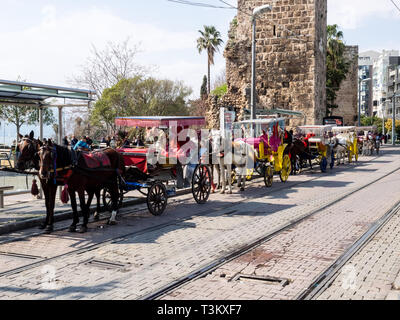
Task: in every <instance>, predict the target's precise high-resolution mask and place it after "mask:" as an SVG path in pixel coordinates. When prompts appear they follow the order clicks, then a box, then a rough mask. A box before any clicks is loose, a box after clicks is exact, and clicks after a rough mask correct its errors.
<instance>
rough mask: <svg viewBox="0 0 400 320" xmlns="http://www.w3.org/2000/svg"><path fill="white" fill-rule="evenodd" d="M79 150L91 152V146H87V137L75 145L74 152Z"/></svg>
mask: <svg viewBox="0 0 400 320" xmlns="http://www.w3.org/2000/svg"><path fill="white" fill-rule="evenodd" d="M77 150H82V151H90V146H89V145H88V144H87V141H86V137H83V138H82V140H80V141H78V143H77V144H76V145H75V147H74V151H77Z"/></svg>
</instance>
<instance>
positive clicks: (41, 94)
mask: <svg viewBox="0 0 400 320" xmlns="http://www.w3.org/2000/svg"><path fill="white" fill-rule="evenodd" d="M94 94H95V92H94V91H91V90H83V89H72V88H65V87H56V86H49V85H42V84H34V83H27V82H18V81H8V80H0V104H17V105H18V104H20V105H38V106H40V105H44V104H45V101H46V100H47V99H49V98H61V99H73V100H84V101H88V102H89V101H93V96H94Z"/></svg>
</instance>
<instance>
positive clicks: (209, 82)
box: [207, 60, 211, 94]
mask: <svg viewBox="0 0 400 320" xmlns="http://www.w3.org/2000/svg"><path fill="white" fill-rule="evenodd" d="M210 74H211V66H210V60H209V61H208V79H207V81H208V94H210V93H211V80H210Z"/></svg>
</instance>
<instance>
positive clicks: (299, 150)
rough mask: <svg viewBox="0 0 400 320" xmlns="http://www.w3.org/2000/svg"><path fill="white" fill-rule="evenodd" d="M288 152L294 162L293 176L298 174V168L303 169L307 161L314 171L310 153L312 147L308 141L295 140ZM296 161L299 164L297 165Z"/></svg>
mask: <svg viewBox="0 0 400 320" xmlns="http://www.w3.org/2000/svg"><path fill="white" fill-rule="evenodd" d="M288 150H289V154H290V157H291V161H292V170H293V172H292V173H293V174H296V173H297V172H296V168H297V167H299V168H301V167H302V166H303V165H304V162H306V161H307V160H308V162H309V164H310V168H311V170H312V169H313V167H312V160H313V157H312V155H311V152H310V145H309V143H308V140H300V139H295V140H294V141H293V143H292V144H291V145H290V146H288ZM296 161H298V163H296Z"/></svg>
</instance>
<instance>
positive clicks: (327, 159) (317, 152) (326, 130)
mask: <svg viewBox="0 0 400 320" xmlns="http://www.w3.org/2000/svg"><path fill="white" fill-rule="evenodd" d="M331 132H332V126H331V125H326V126H317V125H314V126H312V125H309V126H300V127H297V138H298V139H300V140H301V141H302V143H303V144H304V147H305V151H304V153H305V154H307V157H308V159H309V161H310V164H311V161H312V160H315V161H316V163H317V164H318V165H319V166H320V168H321V171H322V172H326V169H327V167H328V165H329V166H330V168H331V169H332V168H333V166H334V160H335V158H334V153H333V150H332V149H333V145H332V144H330V133H331ZM297 141H298V140H297ZM303 160H304V157H303ZM301 166H303V164H301Z"/></svg>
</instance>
